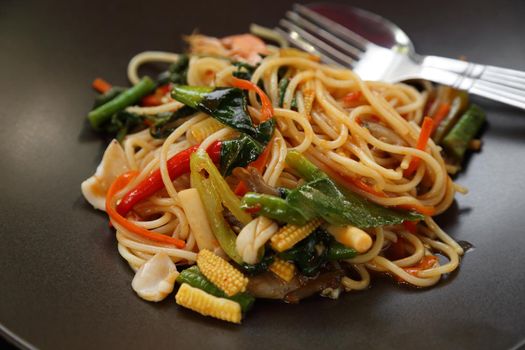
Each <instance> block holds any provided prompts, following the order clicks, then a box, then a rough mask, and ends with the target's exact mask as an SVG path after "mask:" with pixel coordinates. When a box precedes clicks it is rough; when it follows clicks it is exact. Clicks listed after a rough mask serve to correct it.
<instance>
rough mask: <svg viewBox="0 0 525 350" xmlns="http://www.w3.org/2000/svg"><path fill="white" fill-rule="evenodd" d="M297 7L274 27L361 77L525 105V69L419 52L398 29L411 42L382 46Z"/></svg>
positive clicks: (298, 43) (323, 57)
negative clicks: (420, 82)
mask: <svg viewBox="0 0 525 350" xmlns="http://www.w3.org/2000/svg"><path fill="white" fill-rule="evenodd" d="M293 10H294V11H288V12H287V13H286V18H285V19H282V20H281V21H280V22H279V25H280V27H278V28H275V29H276V31H278V32H279V33H280V34H281V35H283V36H284V37H285V38H287V39H288V41H290V42H291V43H292V44H293V45H295V46H297V47H299V48H301V49H303V50H305V51H308V52H311V53H314V54H317V55H319V56H321V58H322V60H323V61H324V62H326V63H328V64H332V65H338V66H345V67H349V68H352V69H353V70H354V71H355V72H356V73H357V74H358V75H359V76H360V77H361V78H362V79H365V80H382V81H387V82H392V83H395V82H400V81H404V80H409V79H426V80H430V81H433V82H436V83H440V84H444V85H448V86H451V87H454V88H456V89H461V90H466V91H468V92H469V93H471V94H473V95H478V96H482V97H485V98H488V99H491V100H495V101H498V102H502V103H505V104H509V105H512V106H515V107H518V108H522V109H525V72H521V71H516V70H512V69H506V68H499V67H494V66H485V65H481V64H476V63H469V62H464V61H460V60H455V59H450V58H444V57H437V56H421V55H418V54H416V53H415V51H414V49H413V46H412V44H411V42H410V40H409V39H408V37H407V36H406V35H405V34H404V33H403V32H402V31H401V30H400V29H399V30H398V32H395V34H396V35H397V36H399V37H400V41H404V42H406V43H408V44H405V45H397V46H395V47H393V48H384V47H381V46H379V45H376V44H374V43H372V42H370V41H368V40H366V39H365V38H363V37H362V36H360V35H359V34H357V33H355V32H354V31H352V30H350V29H349V28H347V27H345V26H343V25H341V24H339V23H337V22H335V21H332V20H331V19H329V18H327V17H325V16H322V15H321V14H319V13H317V12H315V11H312V10H311V9H309V8H308V7H305V6H302V5H299V4H295V5H294V6H293ZM360 11H362V10H360ZM363 12H365V11H363ZM368 14H369V13H368ZM375 16H376V17H377V18H379V20H384V21H385V23H383V24H384V25H390V26H394V28H392V30H395V29H396V28H397V27H395V25H393V24H392V23H391V22H389V21H387V20H386V19H383V18H382V17H379V16H377V15H375ZM376 20H377V19H376ZM389 29H390V28H389ZM403 36H404V37H403Z"/></svg>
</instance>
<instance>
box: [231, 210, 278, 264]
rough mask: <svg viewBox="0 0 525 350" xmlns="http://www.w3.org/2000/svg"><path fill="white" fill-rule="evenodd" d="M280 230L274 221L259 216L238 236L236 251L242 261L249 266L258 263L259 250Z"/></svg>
mask: <svg viewBox="0 0 525 350" xmlns="http://www.w3.org/2000/svg"><path fill="white" fill-rule="evenodd" d="M278 230H279V226H277V224H276V223H275V222H273V221H272V220H270V219H268V218H266V217H264V216H259V217H258V218H256V219H253V220H252V221H250V222H249V223H248V225H246V226H244V228H243V229H242V230H241V232H240V233H239V235H238V236H237V241H236V242H235V243H236V246H235V247H236V249H237V252H238V253H239V255H240V256H241V258H242V260H243V261H244V262H246V263H248V264H255V263H257V262H258V260H259V259H258V253H259V249H260V248H261V247H262V246H263V245H264V244H265V243H266V242H267V241H268V240H269V239H270V238H271V237H272V236H273V235H274V234H275V233H276V232H277V231H278Z"/></svg>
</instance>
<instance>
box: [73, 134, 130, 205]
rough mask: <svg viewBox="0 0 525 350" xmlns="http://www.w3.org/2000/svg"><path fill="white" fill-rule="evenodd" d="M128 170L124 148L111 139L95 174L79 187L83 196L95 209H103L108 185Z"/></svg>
mask: <svg viewBox="0 0 525 350" xmlns="http://www.w3.org/2000/svg"><path fill="white" fill-rule="evenodd" d="M128 170H129V165H128V161H127V159H126V154H125V153H124V149H122V146H120V144H119V143H118V142H117V140H113V141H111V143H110V144H109V146H108V148H106V151H105V152H104V156H103V157H102V161H101V162H100V164H99V166H98V167H97V171H96V172H95V175H93V176H91V177H90V178H89V179H87V180H86V181H84V182H82V185H81V189H82V194H83V195H84V198H86V200H87V201H88V202H89V203H90V204H91V205H92V206H94V207H95V208H96V209H99V210H104V211H105V207H106V192H107V191H108V189H109V186H111V184H112V183H113V181H115V179H116V178H117V177H118V176H119V175H121V174H123V173H125V172H126V171H128Z"/></svg>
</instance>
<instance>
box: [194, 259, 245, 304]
mask: <svg viewBox="0 0 525 350" xmlns="http://www.w3.org/2000/svg"><path fill="white" fill-rule="evenodd" d="M197 266H199V269H200V270H201V272H202V274H203V275H204V276H206V278H207V279H209V280H210V281H211V282H212V283H213V284H215V285H216V286H217V287H219V288H220V289H222V290H223V291H224V293H226V295H228V296H233V295H235V294H237V293H240V292H244V291H245V290H246V286H247V285H248V278H246V277H245V276H244V275H243V274H242V272H240V271H239V270H237V269H236V268H235V267H233V266H232V265H230V263H228V262H227V261H226V260H224V259H223V258H221V257H219V256H218V255H215V254H213V253H212V252H210V251H209V250H207V249H204V250H201V251H200V252H199V254H197Z"/></svg>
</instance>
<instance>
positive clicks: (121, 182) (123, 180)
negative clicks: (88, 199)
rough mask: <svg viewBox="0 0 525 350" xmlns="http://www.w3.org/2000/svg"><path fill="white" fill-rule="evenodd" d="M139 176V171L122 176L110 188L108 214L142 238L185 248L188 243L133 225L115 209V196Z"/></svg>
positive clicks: (107, 199)
mask: <svg viewBox="0 0 525 350" xmlns="http://www.w3.org/2000/svg"><path fill="white" fill-rule="evenodd" d="M137 175H138V172H137V171H129V172H127V173H125V174H122V175H120V176H119V177H118V178H117V179H116V180H115V181H114V182H113V183H112V184H111V186H110V187H109V190H108V193H107V195H106V212H107V213H108V215H109V217H110V218H111V219H113V220H115V222H116V223H118V224H119V225H121V226H122V227H124V228H125V229H127V230H129V231H131V232H133V233H135V234H136V235H138V236H141V237H142V238H145V239H149V240H151V241H155V242H159V243H165V244H170V245H174V246H175V247H177V248H184V246H185V245H186V243H185V242H184V241H182V240H180V239H177V238H173V237H170V236H165V235H162V234H160V233H155V232H151V231H148V230H146V229H145V228H142V227H140V226H137V225H135V224H133V223H132V222H130V221H128V220H127V219H126V218H125V217H123V216H121V215H120V214H119V213H117V211H116V210H115V207H114V203H113V202H114V200H113V197H115V194H117V192H118V191H120V190H121V189H123V188H124V187H126V185H127V184H128V183H129V182H130V181H131V180H132V179H133V178H134V177H135V176H137Z"/></svg>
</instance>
